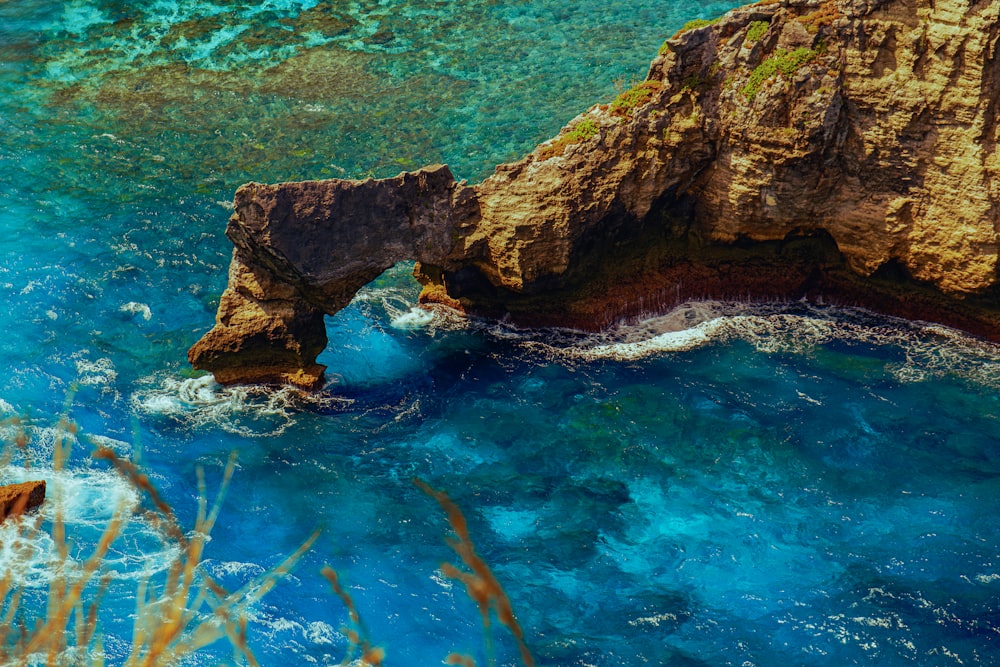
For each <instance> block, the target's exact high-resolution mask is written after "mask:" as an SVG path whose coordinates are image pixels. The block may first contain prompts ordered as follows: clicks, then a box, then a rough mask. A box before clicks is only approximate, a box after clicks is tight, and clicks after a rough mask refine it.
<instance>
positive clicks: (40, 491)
mask: <svg viewBox="0 0 1000 667" xmlns="http://www.w3.org/2000/svg"><path fill="white" fill-rule="evenodd" d="M43 502H45V481H44V480H42V481H38V482H22V483H20V484H7V485H6V486H0V521H3V520H4V519H6V518H7V517H10V516H17V515H19V514H23V513H25V512H27V511H28V510H33V509H35V508H36V507H38V506H39V505H41V504H42V503H43Z"/></svg>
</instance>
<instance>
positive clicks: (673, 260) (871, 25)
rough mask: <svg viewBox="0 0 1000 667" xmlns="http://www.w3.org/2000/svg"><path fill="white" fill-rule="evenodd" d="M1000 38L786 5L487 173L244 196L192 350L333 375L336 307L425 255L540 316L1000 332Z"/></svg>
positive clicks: (488, 294)
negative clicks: (715, 313)
mask: <svg viewBox="0 0 1000 667" xmlns="http://www.w3.org/2000/svg"><path fill="white" fill-rule="evenodd" d="M998 43H1000V5H998V4H997V3H995V2H988V1H983V0H980V1H978V2H977V1H975V0H823V1H820V0H783V1H781V2H764V3H759V4H756V5H751V6H748V7H744V8H741V9H737V10H734V11H732V12H729V13H728V14H726V15H725V16H724V17H722V18H721V19H720V20H718V21H717V22H714V23H709V24H708V25H703V26H700V27H691V28H690V29H687V30H682V31H681V32H679V33H678V34H676V35H675V36H673V37H672V38H670V39H668V40H667V41H666V43H665V44H664V45H663V47H662V48H661V49H660V54H659V55H658V56H657V57H656V59H654V61H653V62H652V65H651V67H650V70H649V75H648V78H647V80H646V81H645V82H643V83H641V84H639V85H638V86H636V87H634V88H633V89H631V90H629V91H626V92H624V93H622V94H621V95H619V96H618V98H617V99H615V100H614V101H613V102H611V103H610V104H606V105H598V106H595V107H592V108H591V109H589V110H588V111H586V112H585V113H583V114H581V115H580V116H578V117H577V118H575V119H573V120H572V121H571V122H570V123H569V125H568V126H567V127H566V128H564V129H563V131H562V132H561V133H560V134H559V136H557V137H556V138H554V139H552V140H550V141H548V142H545V143H543V144H542V145H540V146H539V147H538V148H536V149H535V150H534V151H533V152H532V153H531V154H530V155H528V156H526V157H525V158H523V159H522V160H520V161H519V162H516V163H513V164H506V165H500V166H499V167H497V169H496V172H495V173H494V175H493V176H491V177H489V178H487V179H486V180H485V181H483V182H482V183H480V184H478V185H476V186H474V187H470V186H467V185H465V184H464V182H463V183H456V182H455V181H454V179H453V178H452V176H451V174H450V172H448V170H447V168H446V167H440V166H437V167H429V168H426V169H422V170H419V171H417V172H412V173H408V174H401V175H400V176H397V177H396V178H393V179H382V180H367V181H343V180H330V181H317V182H308V183H289V184H282V185H276V186H265V185H259V184H249V185H246V186H243V187H242V188H240V190H239V191H237V195H236V209H235V212H234V214H233V217H232V219H231V220H230V224H229V228H228V230H227V234H228V236H229V237H230V239H232V241H233V243H234V245H235V246H236V250H235V252H234V257H233V263H232V266H231V268H230V279H229V287H228V288H227V290H226V294H225V295H224V296H223V300H222V303H221V304H220V308H219V314H218V317H217V324H216V327H215V328H214V329H213V330H212V331H211V332H209V333H208V334H207V335H206V336H205V338H203V339H202V340H201V341H199V343H198V344H197V345H195V347H194V348H192V350H191V353H190V355H189V357H190V360H191V362H192V364H193V365H194V366H195V367H196V368H204V369H207V370H210V371H212V372H213V373H215V376H216V378H217V379H218V380H219V381H220V382H257V381H276V382H292V383H295V384H298V385H300V386H304V387H315V386H317V385H318V384H319V383H320V382H321V381H322V367H319V366H317V365H316V364H315V358H316V355H317V354H318V353H319V352H320V351H321V350H322V348H323V346H324V345H325V342H326V341H325V334H324V332H323V323H322V315H323V313H333V312H336V311H337V310H339V309H340V308H342V307H343V306H344V305H346V304H347V303H348V302H349V300H350V298H351V297H352V296H353V295H354V293H355V292H356V291H357V290H358V289H359V288H360V287H361V286H362V285H364V284H365V283H367V282H368V281H370V280H372V279H374V278H375V277H376V276H377V275H378V274H379V273H380V272H381V271H383V270H384V269H386V268H388V267H389V266H391V265H392V264H393V263H395V262H397V261H400V260H404V259H415V260H417V261H418V262H419V263H418V265H417V269H416V275H417V277H418V279H419V280H420V281H421V283H423V284H424V286H425V289H424V293H423V295H422V299H423V300H424V301H437V302H441V303H445V304H447V305H449V306H452V307H457V308H461V309H464V310H465V311H466V312H469V313H476V314H481V315H486V316H493V317H501V316H504V317H510V318H511V319H513V320H514V321H516V322H520V323H524V324H546V325H547V324H552V325H556V324H557V325H563V326H574V327H582V328H590V329H593V328H600V327H603V326H606V325H608V324H610V323H612V322H613V321H615V320H616V319H619V318H621V317H626V316H635V315H641V314H644V313H651V312H656V311H662V310H664V309H666V308H669V307H670V306H671V305H673V304H676V303H678V302H680V301H683V300H687V299H690V298H698V297H714V298H754V299H787V298H802V297H809V298H814V299H825V300H829V301H834V302H841V303H849V304H859V305H864V306H868V307H871V308H873V309H875V310H880V311H882V312H886V313H890V314H896V315H902V316H906V317H912V318H920V319H929V320H934V321H939V322H943V323H946V324H951V325H955V326H959V327H961V328H965V329H966V330H969V331H971V332H973V333H976V334H980V335H983V336H986V337H989V338H992V339H995V340H997V339H1000V299H998V291H997V254H998V248H1000V239H998V233H997V229H998V223H1000V207H998V201H1000V185H998V184H1000V180H998V179H997V178H996V176H997V175H998V174H997V172H998V169H1000V166H998V165H1000V150H998V147H997V146H998V144H997V141H998V139H1000V129H998V123H997V118H998V112H1000V64H998V57H1000V53H998V52H1000V46H998Z"/></svg>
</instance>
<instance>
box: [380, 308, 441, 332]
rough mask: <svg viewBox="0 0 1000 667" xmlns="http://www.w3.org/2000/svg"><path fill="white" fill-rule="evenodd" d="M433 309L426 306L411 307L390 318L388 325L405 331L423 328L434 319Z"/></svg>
mask: <svg viewBox="0 0 1000 667" xmlns="http://www.w3.org/2000/svg"><path fill="white" fill-rule="evenodd" d="M434 318H435V315H434V311H432V310H430V309H427V308H420V307H416V306H414V307H412V308H410V309H409V310H407V311H406V312H404V313H400V314H399V315H397V316H395V317H393V318H392V320H390V322H389V326H391V327H392V328H394V329H402V330H406V331H410V330H414V329H423V328H425V327H427V326H428V325H429V324H431V323H432V322H433V321H434Z"/></svg>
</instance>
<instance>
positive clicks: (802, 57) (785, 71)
mask: <svg viewBox="0 0 1000 667" xmlns="http://www.w3.org/2000/svg"><path fill="white" fill-rule="evenodd" d="M818 54H819V51H818V50H816V49H807V48H805V47H802V48H798V49H795V50H794V51H786V50H784V49H778V50H776V51H775V52H774V54H772V55H771V56H770V57H769V58H767V59H765V60H764V62H762V63H761V64H759V65H757V67H756V68H754V71H753V72H751V73H750V78H749V79H747V83H746V85H745V86H743V95H744V96H746V98H747V99H748V100H752V99H753V98H754V97H756V96H757V93H758V92H759V91H760V87H761V86H762V85H763V84H764V82H765V81H767V80H768V79H770V78H771V77H773V76H775V75H776V74H778V73H781V74H782V75H784V76H786V77H789V76H791V75H793V74H795V72H797V71H798V70H799V68H800V67H802V66H803V65H805V64H806V63H808V62H809V61H811V60H812V59H813V58H815V57H816V56H817V55H818Z"/></svg>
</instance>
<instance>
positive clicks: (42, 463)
mask: <svg viewBox="0 0 1000 667" xmlns="http://www.w3.org/2000/svg"><path fill="white" fill-rule="evenodd" d="M25 432H26V434H27V435H28V437H29V440H28V445H27V448H26V449H25V450H24V451H19V452H18V454H17V456H16V457H15V458H16V459H19V460H20V461H18V462H12V463H8V464H6V465H3V466H0V484H16V483H19V482H25V481H30V480H45V484H46V500H45V502H44V503H43V504H42V506H41V507H40V508H39V509H38V510H37V512H32V513H31V514H29V515H27V516H25V517H22V518H21V519H19V520H15V521H7V522H4V523H3V524H0V571H2V572H9V573H10V574H11V576H12V578H13V582H14V584H15V585H17V586H23V587H38V586H44V585H46V584H47V583H48V582H49V581H50V580H51V579H52V577H53V575H54V569H53V565H54V564H55V562H56V560H57V550H56V545H55V542H54V541H53V539H52V537H51V536H50V535H49V532H48V530H47V529H46V528H45V526H46V525H47V524H48V525H50V524H51V522H52V521H54V520H55V518H56V515H57V513H60V514H61V516H62V520H63V522H64V523H65V525H66V532H67V535H68V537H69V542H70V553H69V561H68V564H67V565H68V567H69V569H70V572H71V573H72V571H73V570H75V569H77V568H79V567H80V566H81V564H82V563H83V561H85V560H86V559H87V557H88V556H89V555H90V551H91V549H92V548H93V546H94V545H96V544H97V541H98V540H99V539H100V536H101V534H102V533H103V532H104V531H105V530H106V528H107V526H108V524H109V523H110V522H111V520H112V518H113V517H114V516H115V514H116V513H120V514H121V515H122V516H124V517H126V518H127V521H126V523H125V525H124V526H123V528H122V530H121V535H120V537H119V538H118V540H117V541H116V543H115V544H114V545H113V546H112V549H111V551H110V552H109V554H108V557H107V558H106V559H105V562H104V567H105V569H106V570H110V571H114V572H115V576H116V579H135V580H139V579H143V578H147V577H149V576H150V575H152V574H154V573H156V572H159V571H162V570H164V569H166V568H167V567H169V565H170V563H171V562H173V560H174V559H175V558H176V557H177V550H176V547H175V546H173V545H169V544H166V543H165V542H164V541H163V539H162V535H161V534H160V532H159V531H158V530H157V529H156V528H155V527H154V526H153V525H151V524H149V523H148V522H147V521H145V520H143V519H141V518H139V517H136V516H132V513H133V512H134V510H135V509H136V508H137V507H138V505H139V501H140V497H139V492H138V491H137V490H136V489H135V487H134V486H133V485H132V484H131V483H129V482H128V481H126V480H125V479H124V478H122V477H121V476H120V475H118V474H117V473H114V472H111V471H107V470H98V469H94V468H90V467H79V466H71V467H66V468H63V469H61V470H55V469H53V467H52V465H51V460H52V453H53V451H54V449H55V442H56V441H57V440H59V439H62V440H64V441H65V440H67V439H68V440H69V441H70V444H72V445H79V443H78V442H77V441H76V439H75V437H74V436H72V434H70V433H68V432H67V431H66V430H65V429H61V428H39V427H27V428H26V429H25ZM97 440H102V441H106V442H113V443H114V444H115V446H114V449H115V450H116V451H118V453H119V454H122V455H128V454H129V453H130V448H129V447H128V446H127V444H126V443H122V442H121V441H118V440H113V439H111V438H103V439H102V438H97ZM106 442H105V444H106ZM25 462H28V463H30V465H25V464H24V463H25ZM37 520H41V526H42V529H41V530H38V531H27V532H26V533H25V532H23V528H24V526H23V525H22V524H23V523H24V522H32V521H37ZM123 545H127V546H123Z"/></svg>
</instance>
